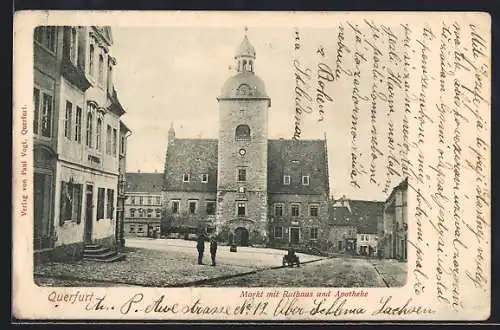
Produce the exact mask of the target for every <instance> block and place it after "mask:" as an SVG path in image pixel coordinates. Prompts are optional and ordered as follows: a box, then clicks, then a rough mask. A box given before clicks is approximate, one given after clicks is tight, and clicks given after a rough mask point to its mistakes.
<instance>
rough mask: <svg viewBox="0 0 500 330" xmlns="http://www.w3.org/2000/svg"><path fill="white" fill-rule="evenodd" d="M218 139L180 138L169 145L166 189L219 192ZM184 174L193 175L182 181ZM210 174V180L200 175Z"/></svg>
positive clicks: (166, 164)
mask: <svg viewBox="0 0 500 330" xmlns="http://www.w3.org/2000/svg"><path fill="white" fill-rule="evenodd" d="M217 149H218V142H217V140H216V139H178V138H175V139H174V140H173V141H171V142H170V143H169V144H168V147H167V156H166V159H165V182H164V187H165V190H167V191H199V192H216V191H217ZM184 173H188V174H189V176H190V180H189V182H184V181H183V175H184ZM202 174H208V182H207V183H202V182H201V175H202Z"/></svg>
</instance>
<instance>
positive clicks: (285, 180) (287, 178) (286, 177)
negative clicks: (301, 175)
mask: <svg viewBox="0 0 500 330" xmlns="http://www.w3.org/2000/svg"><path fill="white" fill-rule="evenodd" d="M283 184H284V185H285V186H289V185H290V176H289V175H283Z"/></svg>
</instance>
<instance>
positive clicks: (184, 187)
mask: <svg viewBox="0 0 500 330" xmlns="http://www.w3.org/2000/svg"><path fill="white" fill-rule="evenodd" d="M217 150H218V141H217V140H216V139H177V138H175V139H174V140H173V141H172V142H171V143H169V145H168V148H167V155H166V159H165V182H164V189H165V190H167V191H187V192H216V191H217V165H218V164H217V160H218V157H217V156H218V154H217ZM184 173H189V174H190V177H191V178H192V179H190V180H189V182H184V181H183V175H184ZM202 174H208V182H207V183H202V182H201V179H200V178H201V175H202ZM284 175H290V185H284V184H283V176H284ZM307 175H308V176H309V184H308V185H303V184H302V176H307ZM267 177H268V193H274V194H328V192H329V183H328V163H327V154H326V141H324V140H298V141H295V140H284V139H279V140H269V141H268V176H267Z"/></svg>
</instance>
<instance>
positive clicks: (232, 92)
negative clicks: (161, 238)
mask: <svg viewBox="0 0 500 330" xmlns="http://www.w3.org/2000/svg"><path fill="white" fill-rule="evenodd" d="M235 60H236V63H237V68H236V71H237V73H236V74H235V75H233V76H232V77H230V78H229V79H228V80H227V81H226V83H225V84H224V85H223V87H222V90H221V93H220V95H219V96H218V97H217V101H218V103H219V132H218V139H179V138H176V136H175V129H174V127H173V126H171V127H170V129H169V132H168V146H167V152H166V159H165V173H164V174H165V176H164V189H163V190H164V191H163V193H164V201H165V207H164V221H166V223H167V226H166V227H167V228H168V230H169V231H170V232H178V233H184V234H185V235H187V233H199V232H200V230H201V231H204V232H205V233H208V234H217V236H218V237H219V239H220V240H228V241H232V242H234V243H236V244H237V245H240V246H246V245H257V244H260V245H266V246H275V247H276V246H286V245H288V244H289V243H292V244H294V245H296V246H297V245H305V244H308V243H310V242H317V243H320V242H322V241H324V240H326V238H327V236H328V234H327V222H328V196H329V177H328V154H327V144H326V139H319V140H287V139H276V140H271V139H269V138H268V127H269V122H268V112H269V111H270V110H269V109H270V107H271V98H270V96H269V95H268V94H267V92H266V88H265V84H264V82H263V80H262V79H261V78H259V77H258V76H257V75H256V74H255V60H256V52H255V49H254V47H253V46H252V45H251V44H250V42H249V40H248V37H247V36H246V35H245V36H244V38H243V41H242V42H241V45H240V46H239V48H238V49H237V52H236V56H235Z"/></svg>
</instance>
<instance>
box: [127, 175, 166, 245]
mask: <svg viewBox="0 0 500 330" xmlns="http://www.w3.org/2000/svg"><path fill="white" fill-rule="evenodd" d="M125 176H126V180H127V186H126V188H125V195H126V199H125V209H124V211H125V216H124V236H125V237H160V236H161V232H162V231H161V222H162V212H163V193H162V188H163V174H161V173H141V172H137V173H131V172H127V173H126V174H125Z"/></svg>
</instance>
